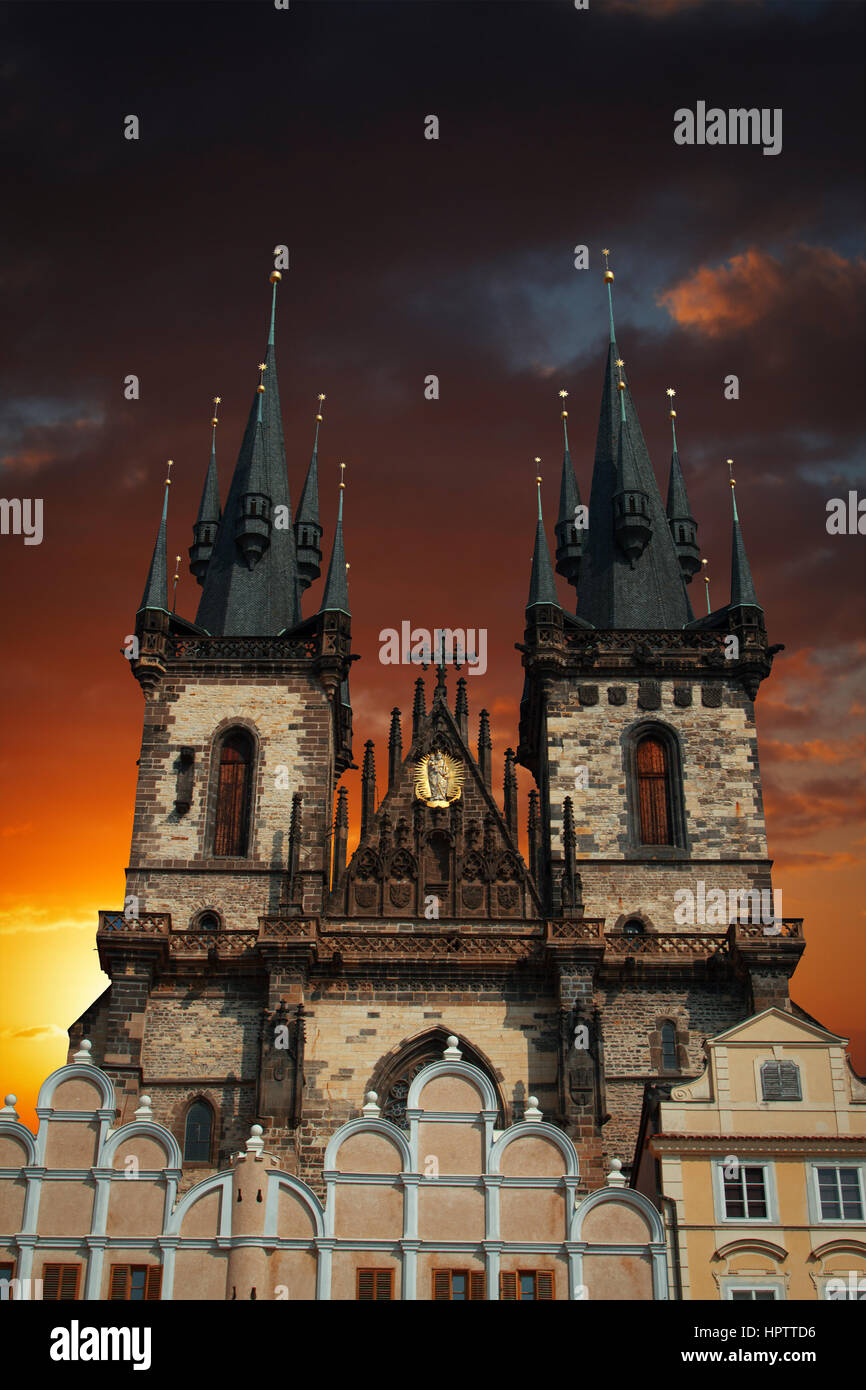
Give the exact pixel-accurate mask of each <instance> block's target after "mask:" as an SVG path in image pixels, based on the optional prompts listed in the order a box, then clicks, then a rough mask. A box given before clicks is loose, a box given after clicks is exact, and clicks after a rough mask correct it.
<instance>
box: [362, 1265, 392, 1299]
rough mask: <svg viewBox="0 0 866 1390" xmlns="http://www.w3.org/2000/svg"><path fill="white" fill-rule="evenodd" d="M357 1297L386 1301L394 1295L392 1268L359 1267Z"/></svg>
mask: <svg viewBox="0 0 866 1390" xmlns="http://www.w3.org/2000/svg"><path fill="white" fill-rule="evenodd" d="M357 1296H358V1298H360V1299H362V1300H364V1301H365V1302H366V1301H369V1300H373V1299H375V1300H376V1301H378V1302H380V1303H386V1302H389V1301H391V1300H392V1299H393V1297H394V1271H393V1269H359V1270H358V1294H357Z"/></svg>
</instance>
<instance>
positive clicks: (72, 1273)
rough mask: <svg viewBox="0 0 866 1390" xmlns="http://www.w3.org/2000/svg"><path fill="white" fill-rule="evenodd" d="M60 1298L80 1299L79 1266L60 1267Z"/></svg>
mask: <svg viewBox="0 0 866 1390" xmlns="http://www.w3.org/2000/svg"><path fill="white" fill-rule="evenodd" d="M59 1268H60V1293H59V1295H58V1297H60V1298H77V1297H78V1270H79V1266H78V1265H60V1266H59Z"/></svg>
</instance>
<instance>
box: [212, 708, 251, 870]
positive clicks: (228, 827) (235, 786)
mask: <svg viewBox="0 0 866 1390" xmlns="http://www.w3.org/2000/svg"><path fill="white" fill-rule="evenodd" d="M253 752H254V749H253V740H252V738H251V736H250V735H249V734H248V733H247V731H246V730H245V729H231V730H230V731H229V732H228V733H227V734H226V735H225V737H224V738H223V740H222V743H221V744H220V747H219V770H218V775H217V793H216V814H215V817H214V845H213V852H214V855H215V856H216V857H217V858H235V859H237V858H243V857H244V856H245V855H246V854H247V853H248V847H249V834H250V809H251V800H252V785H253Z"/></svg>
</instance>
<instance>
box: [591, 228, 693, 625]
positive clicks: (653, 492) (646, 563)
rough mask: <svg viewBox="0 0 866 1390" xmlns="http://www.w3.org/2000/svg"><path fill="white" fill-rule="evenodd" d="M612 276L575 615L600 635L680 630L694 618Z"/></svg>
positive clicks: (607, 278)
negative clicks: (616, 316)
mask: <svg viewBox="0 0 866 1390" xmlns="http://www.w3.org/2000/svg"><path fill="white" fill-rule="evenodd" d="M607 254H608V255H609V254H610V253H609V252H608V253H607ZM612 277H613V271H612V270H610V268H609V266H608V267H607V269H606V270H605V283H606V284H607V289H608V314H609V319H610V332H611V337H610V342H609V344H608V352H607V366H606V370H605V378H604V389H603V391H602V400H601V412H600V416H599V424H598V435H597V438H596V446H595V463H594V466H593V473H592V490H591V492H590V499H589V523H590V524H589V527H588V529H587V532H586V535H585V537H584V544H583V555H582V559H581V569H580V591H579V594H578V602H577V613H578V617H580V618H583V619H584V621H585V622H588V623H590V624H591V625H592V626H593V627H597V628H648V629H649V628H667V629H679V628H682V627H683V626H684V625H685V624H686V623H688V622H690V621H691V619H692V611H691V606H690V604H689V602H688V599H687V597H686V592H685V588H684V585H683V580H682V572H681V570H680V564H679V560H678V557H677V552H676V549H675V547H674V541H673V537H672V535H671V532H670V527H669V525H668V519H667V515H666V513H665V508H664V504H663V502H662V498H661V493H660V492H659V488H658V483H657V482H656V478H655V474H654V472H653V468H652V464H651V463H650V458H649V453H648V452H647V447H646V443H645V441H644V437H643V432H642V430H641V426H640V420H639V419H638V414H637V409H636V407H635V404H634V401H633V399H632V395H631V390H630V387H629V382H628V378H627V377H626V376H625V373H624V372H623V370H622V366H623V363H622V357H621V355H620V352H619V350H618V348H617V345H616V339H615V335H614V327H613V298H612V295H611V291H610V287H611V284H612ZM632 503H634V511H632Z"/></svg>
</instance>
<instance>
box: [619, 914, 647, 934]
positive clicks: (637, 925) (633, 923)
mask: <svg viewBox="0 0 866 1390" xmlns="http://www.w3.org/2000/svg"><path fill="white" fill-rule="evenodd" d="M622 934H623V936H643V934H644V924H643V922H642V921H641V920H640V918H639V917H629V919H628V921H627V922H623V924H622Z"/></svg>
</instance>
